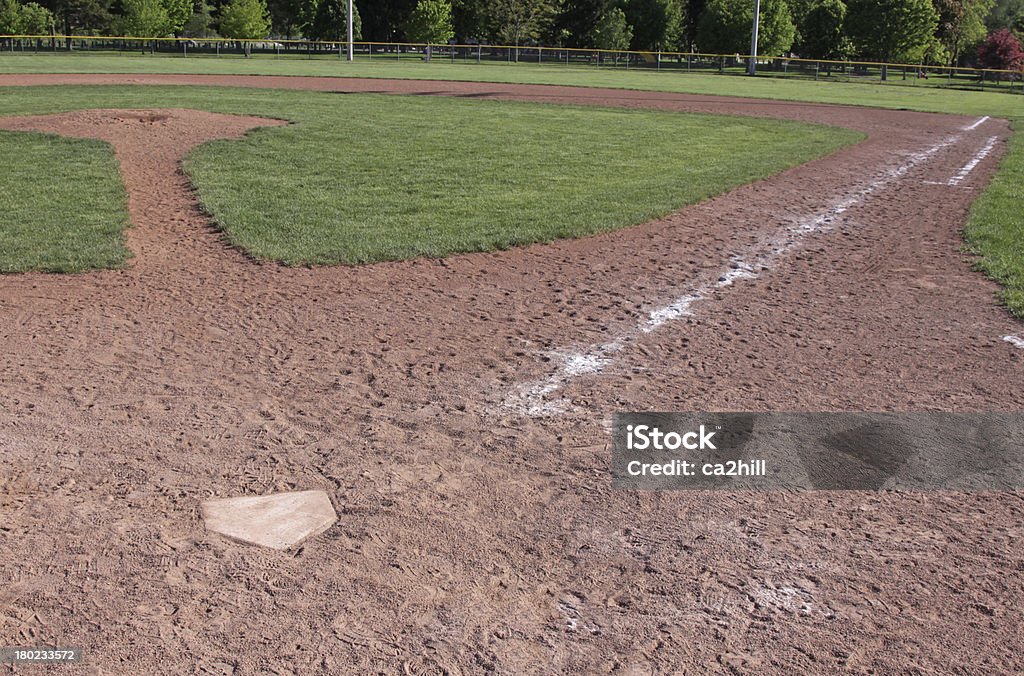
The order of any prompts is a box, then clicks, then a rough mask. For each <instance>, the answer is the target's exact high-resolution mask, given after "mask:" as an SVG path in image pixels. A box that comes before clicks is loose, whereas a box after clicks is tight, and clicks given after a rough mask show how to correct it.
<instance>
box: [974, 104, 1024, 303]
mask: <svg viewBox="0 0 1024 676" xmlns="http://www.w3.org/2000/svg"><path fill="white" fill-rule="evenodd" d="M1014 126H1015V127H1016V129H1017V132H1016V133H1015V134H1014V136H1013V138H1012V139H1011V141H1010V149H1009V152H1008V153H1007V155H1006V157H1005V158H1004V159H1003V164H1002V169H1001V170H1000V172H999V174H998V175H997V176H996V177H995V179H994V180H993V181H992V185H991V186H990V187H989V188H988V190H986V191H985V194H984V195H982V196H981V197H980V198H979V199H978V201H977V202H975V203H974V206H973V207H972V209H971V216H970V218H969V219H968V222H967V227H966V228H965V230H964V234H965V236H966V238H967V243H968V245H969V247H970V250H971V251H972V252H974V253H976V254H978V255H979V256H980V259H979V261H978V267H979V268H980V269H981V270H983V271H984V272H985V273H986V274H988V275H989V276H990V277H991V278H992V279H994V280H996V281H997V282H1000V283H1001V284H1003V285H1004V287H1005V288H1004V290H1003V293H1002V297H1003V300H1004V301H1005V303H1006V305H1007V307H1008V308H1010V311H1011V312H1012V313H1013V314H1014V315H1016V316H1017V317H1019V318H1021V319H1024V137H1022V134H1021V131H1020V129H1021V128H1022V127H1024V120H1019V119H1018V120H1017V121H1016V122H1015V123H1014Z"/></svg>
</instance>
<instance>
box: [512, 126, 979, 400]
mask: <svg viewBox="0 0 1024 676" xmlns="http://www.w3.org/2000/svg"><path fill="white" fill-rule="evenodd" d="M979 123H980V122H979ZM961 138H962V135H961V134H951V135H949V136H947V137H946V138H944V139H942V140H941V141H939V142H938V143H936V144H935V145H933V146H931V147H930V148H927V149H925V150H923V151H920V152H917V153H914V154H912V155H910V156H909V157H908V158H907V160H906V161H905V162H904V163H903V164H902V165H900V166H898V167H896V168H894V169H889V170H886V171H884V172H882V173H881V175H880V176H878V177H877V178H875V179H874V180H873V181H871V182H870V183H868V184H867V185H866V186H864V187H863V188H861V189H860V190H858V191H857V192H855V193H854V194H853V195H851V196H848V197H846V198H844V199H841V200H839V201H837V202H835V203H833V204H832V205H831V206H830V207H828V208H826V209H825V210H824V211H821V212H818V213H817V214H815V215H813V216H811V217H809V218H808V219H807V220H805V221H803V222H801V223H799V224H797V225H792V226H789V227H786V228H784V229H782V230H781V231H779V232H778V233H776V235H775V236H773V237H770V238H769V239H767V240H766V241H764V242H762V243H759V244H757V245H755V246H753V247H750V248H749V249H748V250H747V252H746V253H745V254H744V255H740V256H734V257H732V258H731V259H730V261H729V263H728V266H727V267H726V268H725V269H724V270H722V271H721V273H720V274H719V275H717V276H715V278H714V279H713V280H712V281H704V282H702V283H694V284H692V285H691V288H690V289H688V290H687V291H686V292H685V293H682V294H681V295H679V296H677V297H676V298H675V299H674V300H672V301H671V302H670V303H668V304H666V305H663V306H661V307H658V308H656V309H654V310H651V311H650V312H649V313H648V315H647V317H646V319H644V320H643V321H641V322H639V323H638V324H636V325H635V326H633V327H632V328H630V329H628V330H625V331H623V332H621V333H620V334H619V335H617V336H616V337H615V338H613V339H612V340H610V341H608V342H605V343H599V344H596V345H591V346H589V347H586V348H584V349H582V350H554V351H552V352H551V357H552V358H553V359H555V360H556V361H558V362H560V364H559V366H558V368H557V369H556V370H555V371H554V372H553V373H551V374H550V375H548V376H547V377H544V378H541V379H539V380H535V381H533V382H528V383H525V384H520V385H518V386H516V387H513V389H512V390H511V391H510V392H509V393H508V394H507V395H506V396H505V399H504V400H503V402H502V406H503V408H505V409H506V410H509V411H512V412H514V413H518V414H520V415H526V416H529V417H551V416H556V415H560V414H562V413H566V412H567V411H568V410H569V409H570V403H569V402H568V401H567V400H566V399H565V398H552V395H554V394H556V393H557V392H558V391H559V390H561V389H562V388H563V387H564V386H565V385H567V384H568V383H570V382H572V381H574V380H577V379H578V378H581V377H583V376H589V375H596V374H600V373H602V372H604V371H605V369H607V368H608V367H609V366H610V365H611V364H612V363H613V362H614V361H615V358H616V356H617V355H618V354H619V353H621V352H622V351H623V350H625V348H626V347H628V346H629V345H630V344H632V343H634V342H635V341H636V340H637V339H638V338H640V337H641V336H643V335H646V334H649V333H651V332H652V331H656V330H657V329H659V328H661V327H662V326H664V325H665V324H668V323H671V322H675V321H678V320H680V319H684V318H686V317H692V316H694V315H695V314H696V312H697V309H695V308H694V306H695V305H699V303H700V302H701V301H703V300H706V299H707V298H708V297H710V296H712V295H714V294H715V293H716V292H718V291H720V290H722V289H725V288H727V287H730V286H732V285H733V284H735V283H736V282H737V281H739V280H741V279H757V278H758V277H759V276H760V275H761V274H763V273H764V272H766V271H768V270H771V269H772V268H773V267H774V266H775V264H776V263H778V261H779V259H781V258H783V257H784V256H786V255H787V254H789V253H790V252H792V251H793V250H794V249H796V248H797V247H799V246H800V245H801V244H802V243H803V241H804V240H805V239H807V238H808V237H809V236H811V235H813V234H816V233H820V232H824V231H827V230H829V229H831V228H833V227H835V226H836V224H837V223H839V222H841V220H842V216H843V214H844V213H845V212H846V211H847V210H849V209H850V208H851V207H853V206H855V205H857V204H860V203H861V202H863V201H864V200H865V199H867V198H868V197H869V196H871V195H872V194H873V193H876V192H878V191H880V190H882V189H884V188H886V187H888V186H889V185H891V184H893V183H895V182H896V181H898V180H899V179H901V178H903V177H904V176H905V175H906V174H907V173H908V172H910V171H911V170H912V169H914V168H915V167H917V166H919V165H921V164H923V163H925V162H927V161H928V160H930V159H931V158H932V157H934V156H935V155H936V154H937V153H939V152H940V151H942V150H944V149H945V148H948V147H949V146H951V145H953V144H955V143H957V142H958V141H960V140H961Z"/></svg>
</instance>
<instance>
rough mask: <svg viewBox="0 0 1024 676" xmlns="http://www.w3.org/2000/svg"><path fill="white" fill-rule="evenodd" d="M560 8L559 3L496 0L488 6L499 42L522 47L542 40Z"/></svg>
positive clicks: (487, 13) (487, 14) (492, 26)
mask: <svg viewBox="0 0 1024 676" xmlns="http://www.w3.org/2000/svg"><path fill="white" fill-rule="evenodd" d="M558 9H559V3H558V2H557V0H492V1H491V2H488V3H487V10H486V16H487V19H488V23H489V24H490V27H491V32H492V34H493V35H494V37H496V38H497V39H498V41H499V42H501V43H502V44H506V45H515V46H516V47H518V46H519V45H521V44H522V43H524V42H529V41H531V40H536V39H538V38H539V37H540V35H541V33H542V32H544V31H545V30H547V29H548V28H549V27H550V26H551V24H552V22H553V21H554V18H555V16H556V15H557V13H558ZM518 58H519V56H518V50H517V54H516V60H518Z"/></svg>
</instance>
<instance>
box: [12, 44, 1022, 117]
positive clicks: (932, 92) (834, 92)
mask: <svg viewBox="0 0 1024 676" xmlns="http://www.w3.org/2000/svg"><path fill="white" fill-rule="evenodd" d="M0 73H204V74H238V75H318V76H328V77H382V78H398V79H420V80H422V79H437V80H456V81H479V82H498V83H524V84H552V85H568V86H583V87H610V88H615V89H638V90H645V91H665V92H679V93H691V94H714V95H723V96H751V97H755V98H768V99H784V100H791V101H807V102H814V103H839V104H850V105H862V106H874V107H879V108H894V109H909V110H920V111H924V112H935V113H952V114H957V115H993V116H998V117H1008V118H1013V117H1024V96H1022V95H1021V91H1022V90H1021V88H1020V85H1019V84H1017V85H1016V88H1015V90H1014V91H1015V92H1016V93H1009V92H1008V91H1007V92H1005V93H1004V92H997V91H981V92H974V91H961V90H956V89H944V88H940V87H935V86H903V85H902V84H898V83H887V84H883V83H881V82H877V81H875V82H829V81H827V78H822V80H820V81H817V82H816V81H813V80H796V79H787V78H775V77H756V78H750V77H737V76H723V75H716V74H705V73H681V72H671V71H662V72H657V71H638V70H629V71H627V70H613V69H610V68H608V69H598V68H592V67H573V66H570V67H567V66H558V65H553V64H547V65H537V64H529V63H520V64H500V63H499V64H494V63H484V64H480V65H477V64H460V63H454V64H451V63H448V62H446V61H445V60H444V59H437V60H435V61H433V62H431V63H425V62H420V61H414V60H403V61H402V62H395V61H391V60H387V59H376V58H375V59H373V60H372V61H366V60H358V61H355V62H353V63H347V62H345V61H341V60H335V59H310V60H305V59H295V58H283V59H274V58H272V57H253V58H251V59H244V58H238V57H225V58H220V59H218V58H216V57H209V56H202V57H194V58H193V57H190V58H184V57H180V56H171V55H152V56H151V55H147V56H142V55H132V54H127V53H126V54H121V55H101V54H97V55H93V54H87V53H80V54H70V55H69V54H44V55H39V56H31V55H25V56H23V55H14V56H10V55H5V54H3V53H2V52H0ZM1007 89H1009V88H1007Z"/></svg>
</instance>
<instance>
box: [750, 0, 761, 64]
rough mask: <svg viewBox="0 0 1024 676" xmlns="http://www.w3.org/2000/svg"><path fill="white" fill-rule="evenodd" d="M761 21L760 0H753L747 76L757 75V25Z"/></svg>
mask: <svg viewBox="0 0 1024 676" xmlns="http://www.w3.org/2000/svg"><path fill="white" fill-rule="evenodd" d="M760 19H761V0H754V29H753V30H752V31H751V33H750V62H749V63H748V64H747V75H757V24H758V23H760Z"/></svg>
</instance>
